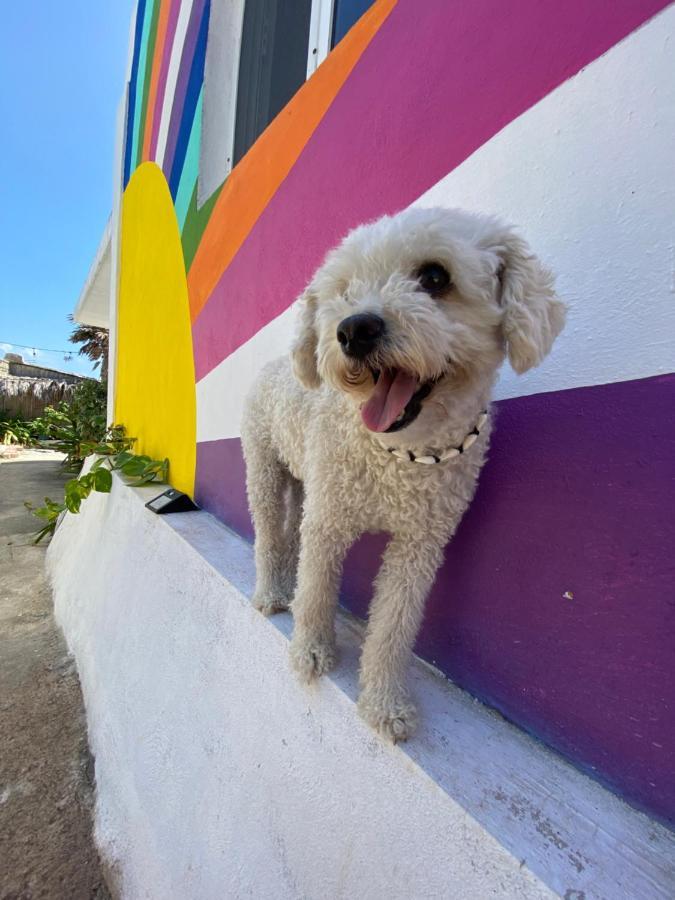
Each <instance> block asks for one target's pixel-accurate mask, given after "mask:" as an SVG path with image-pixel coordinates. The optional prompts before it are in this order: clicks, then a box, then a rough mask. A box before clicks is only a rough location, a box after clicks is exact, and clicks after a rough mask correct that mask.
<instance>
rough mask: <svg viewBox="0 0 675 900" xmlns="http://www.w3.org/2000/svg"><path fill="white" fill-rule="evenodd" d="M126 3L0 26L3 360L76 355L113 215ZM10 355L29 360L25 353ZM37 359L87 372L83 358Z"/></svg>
mask: <svg viewBox="0 0 675 900" xmlns="http://www.w3.org/2000/svg"><path fill="white" fill-rule="evenodd" d="M133 6H134V0H66V2H63V0H43V2H41V3H37V4H26V3H5V4H3V12H2V19H3V21H2V28H1V29H0V85H1V87H0V173H1V174H0V179H1V180H0V262H1V264H2V265H1V276H0V353H4V351H5V350H6V349H8V348H7V347H5V346H3V345H4V344H5V343H10V342H16V343H18V344H28V345H30V346H32V347H46V348H55V349H57V350H61V349H65V348H68V347H69V346H70V347H73V345H69V343H68V334H69V332H70V329H71V328H72V326H71V325H70V323H69V322H68V321H67V320H66V316H67V314H68V313H69V312H72V310H73V308H74V306H75V303H76V301H77V298H78V296H79V293H80V290H81V288H82V285H83V283H84V281H85V278H86V276H87V273H88V271H89V266H90V264H91V261H92V259H93V257H94V253H95V252H96V248H97V246H98V242H99V239H100V237H101V234H102V232H103V228H104V226H105V223H106V220H107V218H108V215H109V213H110V209H111V203H112V201H111V196H112V171H113V152H114V144H115V118H116V114H117V106H118V103H119V100H120V97H121V96H122V90H123V86H124V76H125V68H126V59H127V44H128V39H129V23H130V21H131V14H132V9H133ZM16 352H20V353H23V354H24V356H25V357H27V358H32V354H31V353H30V351H25V350H22V349H20V348H17V350H16ZM37 360H38V361H40V362H42V363H43V364H45V365H52V366H54V367H56V368H59V369H63V370H65V371H73V372H81V373H82V374H89V373H90V372H91V368H90V366H89V363H88V361H87V360H85V359H84V358H82V357H77V356H75V357H74V359H73V361H72V362H70V363H65V362H64V361H63V355H62V354H61V355H59V354H53V353H41V354H39V355H38V356H37Z"/></svg>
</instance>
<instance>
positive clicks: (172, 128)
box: [162, 0, 206, 179]
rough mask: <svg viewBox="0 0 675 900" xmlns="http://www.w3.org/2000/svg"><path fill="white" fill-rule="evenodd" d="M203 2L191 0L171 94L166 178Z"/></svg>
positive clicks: (190, 68)
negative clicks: (174, 86)
mask: <svg viewBox="0 0 675 900" xmlns="http://www.w3.org/2000/svg"><path fill="white" fill-rule="evenodd" d="M205 3H206V0H193V3H192V10H191V12H190V21H189V22H188V27H187V32H186V34H185V43H184V44H183V52H182V54H181V58H180V68H179V69H178V78H177V80H176V90H175V92H174V95H173V103H172V106H171V119H170V120H169V132H168V135H167V139H166V151H165V153H164V160H163V163H162V169H163V171H164V174H165V175H166V177H167V179H169V178H170V177H171V169H172V167H173V158H174V155H175V153H176V142H177V140H178V132H179V131H180V125H181V122H182V121H183V107H184V105H185V96H186V94H187V89H188V82H189V80H190V72H191V71H192V61H193V57H194V55H195V48H196V46H197V39H198V37H199V29H200V25H201V22H202V15H203V13H204V4H205Z"/></svg>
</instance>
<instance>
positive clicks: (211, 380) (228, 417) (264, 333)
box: [197, 306, 295, 442]
mask: <svg viewBox="0 0 675 900" xmlns="http://www.w3.org/2000/svg"><path fill="white" fill-rule="evenodd" d="M294 321H295V306H290V307H289V308H288V309H287V310H285V311H284V312H283V313H282V314H281V315H280V316H278V317H277V318H276V319H273V320H272V321H271V322H270V323H269V324H268V325H266V326H265V327H264V328H261V329H260V331H259V332H258V333H257V334H255V335H254V336H253V337H252V338H251V339H250V340H248V341H247V342H246V343H245V344H242V345H241V347H237V349H236V350H235V351H234V353H232V354H230V356H228V357H227V359H224V360H223V361H222V362H221V363H220V365H218V366H216V368H215V369H212V370H211V371H210V372H209V373H208V375H205V376H204V378H202V380H201V381H199V382H197V441H198V442H199V441H215V440H218V439H219V438H232V437H239V434H240V432H239V423H240V422H241V413H242V410H243V408H244V402H245V400H246V395H247V394H248V391H249V389H250V387H251V385H252V384H253V381H254V380H255V377H256V375H257V374H258V372H259V371H260V370H261V369H262V367H263V366H264V365H265V364H266V363H268V362H271V360H273V359H277V357H279V356H282V355H283V354H284V353H286V352H287V351H288V348H289V346H290V341H291V336H292V334H293V330H294V324H293V323H294Z"/></svg>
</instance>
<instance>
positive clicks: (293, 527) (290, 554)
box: [282, 473, 305, 603]
mask: <svg viewBox="0 0 675 900" xmlns="http://www.w3.org/2000/svg"><path fill="white" fill-rule="evenodd" d="M304 497H305V492H304V488H303V485H302V482H301V481H299V480H298V479H297V478H293V476H292V475H290V473H289V477H288V487H287V489H286V517H285V521H284V539H285V543H286V549H285V554H286V562H285V565H284V566H283V569H282V571H283V587H284V594H285V596H287V597H288V602H289V603H290V601H291V600H292V599H293V594H294V593H295V585H296V580H297V575H298V557H299V555H300V523H301V522H302V506H303V501H304Z"/></svg>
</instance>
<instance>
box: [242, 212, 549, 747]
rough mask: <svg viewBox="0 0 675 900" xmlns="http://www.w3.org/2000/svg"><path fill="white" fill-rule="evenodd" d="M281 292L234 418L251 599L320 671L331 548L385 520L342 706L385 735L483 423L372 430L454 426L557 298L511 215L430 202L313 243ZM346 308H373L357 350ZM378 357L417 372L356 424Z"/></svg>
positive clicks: (521, 367) (526, 347)
mask: <svg viewBox="0 0 675 900" xmlns="http://www.w3.org/2000/svg"><path fill="white" fill-rule="evenodd" d="M428 262H434V263H437V264H441V265H442V266H444V267H445V268H446V269H447V271H448V272H449V273H450V275H451V279H452V284H451V287H450V289H448V291H447V292H446V293H445V294H444V295H443V296H441V297H433V296H430V295H429V294H428V293H425V292H424V291H423V290H422V289H421V287H420V284H419V282H418V280H417V275H416V273H417V271H418V269H419V267H420V266H421V265H423V264H424V263H428ZM299 307H300V324H299V329H298V334H297V338H296V340H295V343H294V346H293V350H292V353H291V359H290V360H289V359H288V357H286V358H283V359H281V360H279V361H277V362H275V363H273V364H271V365H269V366H267V367H266V368H265V369H264V370H263V372H262V374H261V376H260V378H259V379H258V381H257V383H256V385H255V386H254V388H253V390H252V392H251V395H250V397H249V398H248V401H247V406H246V411H245V415H244V421H243V427H242V440H243V445H244V453H245V456H246V463H247V483H248V495H249V503H250V507H251V513H252V516H253V521H254V525H255V530H256V543H255V553H256V567H257V583H256V591H255V597H254V603H255V605H256V606H257V607H258V608H259V609H260V610H262V611H263V612H264V613H266V614H270V613H273V612H275V611H277V610H281V609H286V608H288V607H289V606H290V607H291V609H292V611H293V616H294V634H293V640H292V643H291V658H292V662H293V665H294V667H295V668H296V670H297V672H298V673H299V675H300V676H301V677H302V678H303V679H306V680H309V679H311V678H314V677H315V676H318V675H322V674H323V673H324V672H326V671H328V670H329V669H330V668H331V666H332V665H333V664H334V662H335V658H336V650H335V631H334V616H335V607H336V603H337V597H338V591H339V584H340V577H341V571H342V562H343V559H344V556H345V554H346V552H347V550H348V548H349V546H350V545H351V544H352V543H353V541H354V540H355V539H356V538H357V537H358V536H359V535H360V534H362V533H364V532H367V531H371V532H372V531H385V532H388V533H389V534H391V540H390V542H389V544H388V546H387V549H386V551H385V554H384V558H383V561H382V566H381V569H380V572H379V574H378V576H377V580H376V584H375V594H374V597H373V600H372V604H371V608H370V617H369V621H368V628H367V633H366V639H365V644H364V648H363V654H362V659H361V672H360V675H361V687H362V690H361V696H360V699H359V709H360V711H361V714H362V715H363V716H364V718H365V719H366V720H367V721H368V722H369V723H370V724H371V725H373V726H374V727H375V728H377V729H378V730H379V731H380V732H381V733H383V734H385V735H387V736H389V737H390V738H391V739H393V740H403V739H405V738H407V737H408V736H409V735H410V733H411V732H412V730H413V728H414V725H415V720H416V714H415V708H414V705H413V703H412V701H411V699H410V697H409V694H408V691H407V689H406V683H405V682H406V677H405V676H406V669H407V665H408V661H409V658H410V654H411V650H412V647H413V644H414V641H415V637H416V635H417V631H418V629H419V625H420V622H421V619H422V614H423V609H424V602H425V599H426V596H427V594H428V592H429V589H430V587H431V585H432V583H433V580H434V577H435V574H436V571H437V569H438V566H439V565H440V563H441V560H442V557H443V550H444V547H445V544H446V543H447V541H448V540H449V538H450V537H451V536H452V534H453V533H454V532H455V530H456V528H457V526H458V524H459V521H460V519H461V517H462V515H463V513H464V511H465V510H466V508H467V506H468V505H469V503H470V501H471V498H472V496H473V494H474V491H475V488H476V483H477V479H478V475H479V472H480V469H481V467H482V465H483V463H484V461H485V456H486V451H487V444H488V440H489V432H490V427H489V423H488V424H487V425H486V426H485V427H484V428H483V430H482V432H481V435H480V437H479V438H478V440H477V441H476V442H475V443H474V444H473V446H472V447H471V448H470V449H469V450H467V451H466V452H465V453H463V454H462V455H460V456H458V457H456V458H455V459H452V460H449V461H447V462H444V463H442V464H440V465H433V466H425V465H415V464H414V463H408V462H405V461H402V460H400V459H397V458H395V457H394V456H392V454H390V453H387V448H391V447H395V448H400V449H403V450H410V451H412V452H416V453H420V452H433V451H434V450H439V451H442V450H443V449H445V448H447V447H449V446H457V445H459V444H461V442H462V439H463V438H464V437H465V436H466V434H467V433H468V432H469V431H470V430H471V428H472V427H473V424H474V423H475V421H476V419H477V417H478V415H479V413H480V410H482V409H485V408H487V407H488V406H489V401H490V393H491V389H492V385H493V383H494V380H495V377H496V373H497V370H498V368H499V366H500V365H501V363H502V361H503V359H504V356H505V354H506V355H508V358H509V360H510V362H511V365H512V366H513V368H514V369H515V370H516V371H517V372H524V371H526V370H527V369H529V368H530V367H531V366H534V365H537V364H538V363H539V362H540V361H541V360H542V359H543V358H544V356H545V355H546V354H547V353H548V351H549V350H550V348H551V345H552V343H553V341H554V339H555V337H556V335H557V334H558V333H559V331H560V330H561V329H562V327H563V324H564V319H565V307H564V305H563V303H562V302H561V301H560V300H559V299H558V298H557V297H556V296H555V294H554V291H553V279H552V276H551V275H550V273H549V272H548V271H546V270H545V269H544V268H543V267H542V265H541V264H540V263H539V261H538V260H537V259H536V258H535V257H534V256H533V255H532V254H531V253H530V251H529V249H528V247H527V245H526V243H525V242H524V241H523V240H522V239H521V238H520V237H518V236H517V235H516V234H515V233H514V232H513V230H512V229H511V228H509V227H507V226H505V225H503V224H502V223H501V222H499V221H498V220H496V219H494V218H492V217H487V216H478V215H473V214H470V213H466V212H462V211H460V210H447V209H411V210H406V211H404V212H402V213H399V214H398V215H396V216H393V217H389V216H385V217H384V218H382V219H380V220H379V221H377V222H374V223H372V224H368V225H363V226H361V227H359V228H356V229H355V230H354V231H352V232H351V233H350V234H349V235H348V236H347V237H346V238H345V240H344V241H343V242H342V244H340V246H339V247H337V248H336V249H335V250H333V251H331V252H330V253H329V254H328V256H327V258H326V260H325V261H324V264H323V265H322V266H321V268H320V269H319V271H318V272H317V273H316V274H315V276H314V278H313V279H312V281H311V283H310V285H309V286H308V288H307V289H306V291H305V292H304V294H303V296H302V297H301V298H300V301H299ZM357 313H372V314H376V315H377V316H379V317H380V318H381V319H382V320H383V321H384V323H385V325H386V339H385V340H383V341H382V342H380V343H379V344H378V346H377V347H376V348H375V349H374V350H373V352H372V354H370V356H369V357H368V359H367V364H366V362H365V361H362V360H355V359H352V358H350V357H348V356H346V355H345V353H344V352H343V348H342V347H341V345H340V343H339V342H338V339H337V328H338V325H339V324H340V323H341V322H342V321H343V320H344V319H345V318H347V317H349V316H352V315H354V314H357ZM291 363H292V364H291ZM384 368H387V369H392V370H402V371H404V372H406V373H411V374H412V375H415V376H416V377H417V378H418V380H419V383H424V382H430V383H432V384H433V387H432V389H431V392H430V393H429V395H428V396H427V397H426V399H425V400H424V401H423V404H422V408H421V412H420V413H419V415H418V416H417V418H416V419H415V420H414V421H412V422H411V423H410V424H409V425H408V426H407V427H405V428H402V429H401V430H399V431H395V432H392V433H378V432H374V431H370V430H368V428H366V427H365V425H364V424H363V422H362V420H361V416H360V413H359V408H360V406H361V405H362V404H363V403H364V402H365V401H367V399H368V397H369V396H370V395H371V394H372V392H373V389H374V374H373V370H379V369H384ZM294 376H295V377H294Z"/></svg>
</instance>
